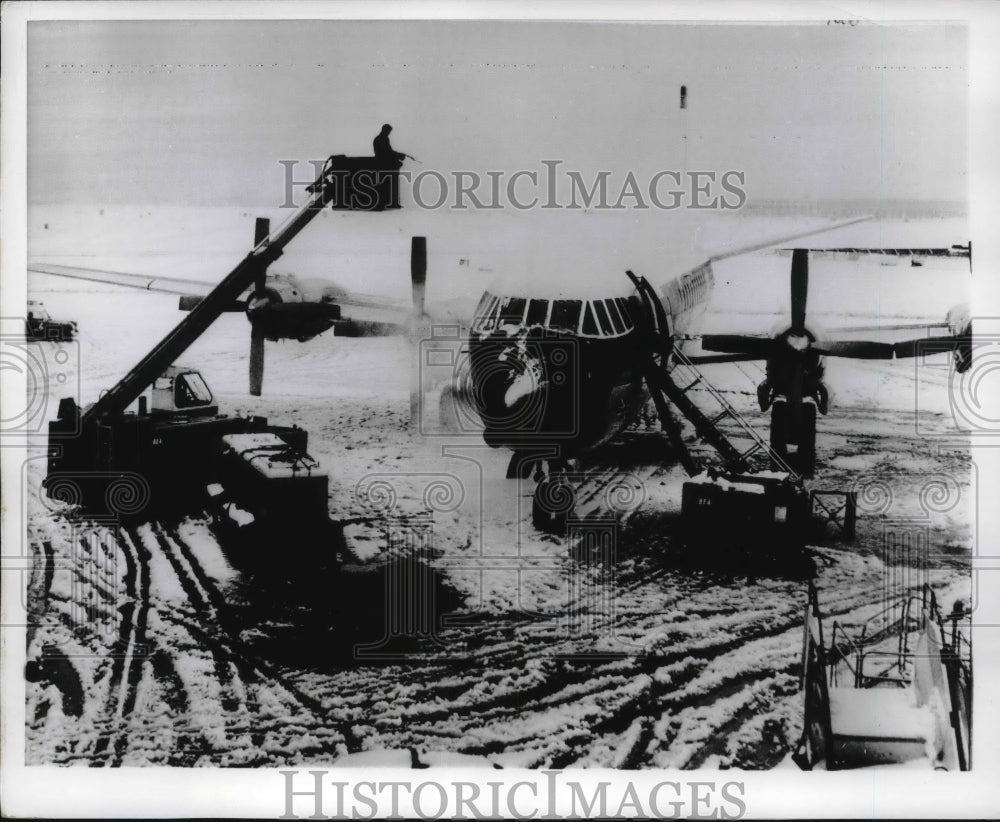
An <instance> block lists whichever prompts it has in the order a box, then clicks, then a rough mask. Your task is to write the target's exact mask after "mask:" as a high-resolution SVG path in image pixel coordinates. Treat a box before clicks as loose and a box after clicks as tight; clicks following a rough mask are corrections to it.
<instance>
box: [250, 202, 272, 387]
mask: <svg viewBox="0 0 1000 822" xmlns="http://www.w3.org/2000/svg"><path fill="white" fill-rule="evenodd" d="M270 234H271V221H270V220H269V219H268V218H267V217H258V218H257V220H256V222H255V223H254V227H253V247H254V248H256V247H257V246H259V245H260V244H261V243H262V242H264V240H266V239H267V238H268V237H269V236H270ZM266 285H267V269H266V268H262V269H261V270H260V271H259V272H258V273H257V276H256V277H255V278H254V281H253V289H254V293H256V294H262V293H264V288H265V286H266ZM258 396H259V395H258Z"/></svg>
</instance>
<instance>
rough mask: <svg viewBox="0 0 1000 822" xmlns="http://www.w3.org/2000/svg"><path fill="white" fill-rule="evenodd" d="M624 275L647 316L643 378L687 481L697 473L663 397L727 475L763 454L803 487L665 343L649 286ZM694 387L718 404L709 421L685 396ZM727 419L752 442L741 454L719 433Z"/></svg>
mask: <svg viewBox="0 0 1000 822" xmlns="http://www.w3.org/2000/svg"><path fill="white" fill-rule="evenodd" d="M625 273H626V274H627V275H628V277H629V279H630V280H632V283H633V284H634V285H635V287H636V290H637V291H638V292H639V299H640V301H641V302H642V303H643V304H644V306H645V311H644V312H643V313H642V314H641V315H640V316H643V317H644V322H643V325H644V326H645V327H644V328H643V332H644V333H645V335H646V337H647V348H648V356H647V358H646V362H645V363H644V367H643V376H644V378H645V380H646V384H647V385H648V386H649V390H650V393H651V394H652V396H653V402H654V403H655V405H656V410H657V413H658V415H659V417H660V422H661V425H662V426H663V429H664V431H666V433H667V435H668V436H669V437H670V440H671V441H672V442H673V444H674V447H676V448H677V450H678V451H679V453H680V459H681V463H682V464H683V466H684V469H685V470H686V471H687V472H688V474H690V475H691V476H694V475H695V474H697V473H698V467H697V465H696V463H695V461H694V458H693V457H692V456H691V454H690V452H689V451H688V449H687V445H686V444H685V443H684V441H683V439H682V437H681V430H680V425H679V423H678V422H677V420H676V419H675V418H674V416H673V414H672V413H671V412H670V409H669V407H668V406H667V404H666V403H665V402H664V399H663V398H664V396H666V398H667V399H669V400H670V402H671V403H672V404H673V405H674V407H675V408H677V409H678V410H679V411H680V412H681V413H682V414H683V415H684V416H685V417H686V418H687V419H688V420H689V421H690V422H691V424H692V425H694V429H695V433H696V434H697V435H698V437H699V439H701V440H703V441H704V442H707V443H708V444H709V445H710V446H712V447H713V448H714V449H715V450H716V451H717V452H718V453H719V456H720V457H722V461H723V464H724V465H725V468H726V470H727V471H729V472H732V473H740V472H744V471H747V470H749V469H750V468H751V464H750V462H749V458H750V457H751V456H752V455H753V454H755V453H758V452H763V453H766V454H767V455H768V457H770V460H771V465H772V466H774V467H776V468H777V469H778V470H781V471H784V472H786V473H788V475H789V477H790V478H791V479H792V480H793V481H794V482H796V483H799V482H801V479H802V478H801V476H800V475H799V474H798V473H797V472H796V471H794V470H793V469H792V468H791V466H790V465H789V464H788V463H787V461H786V460H785V459H784V458H783V457H782V456H781V455H780V454H778V452H777V451H775V450H774V449H773V448H772V447H771V445H770V443H769V442H768V441H767V440H765V439H764V438H763V437H761V435H760V434H759V433H757V431H756V429H754V427H753V426H752V425H751V424H750V422H749V421H748V420H747V419H746V418H745V417H744V416H743V415H742V414H740V413H739V411H737V410H736V409H735V408H734V407H733V405H732V404H731V403H730V402H729V401H728V400H727V399H726V398H725V396H723V394H722V393H721V392H720V391H719V390H717V389H716V388H715V387H714V386H713V385H712V384H711V383H710V382H709V381H708V380H707V379H705V376H704V374H702V373H701V371H700V370H699V369H698V368H697V367H696V366H695V365H694V363H692V362H691V360H689V359H688V358H687V356H686V355H685V354H684V352H683V351H681V350H680V348H679V347H678V346H677V344H676V341H675V340H673V339H671V338H668V337H667V333H668V330H669V323H668V322H667V317H666V314H665V312H664V310H663V304H662V303H661V302H660V300H659V297H657V295H656V292H655V291H654V290H653V287H652V286H651V285H650V284H649V281H648V280H647V279H646V278H645V277H640V276H637V275H635V274H633V273H632V272H631V271H627V272H625ZM641 322H642V321H641ZM674 375H677V376H680V377H683V378H684V379H683V382H685V383H686V385H685V387H684V388H681V387H680V386H679V385H678V384H677V383H676V382H675V381H674ZM697 386H701V387H702V388H703V389H704V390H706V391H707V392H708V393H709V395H710V396H711V397H712V398H713V399H714V400H715V401H716V402H717V403H718V405H719V408H720V411H719V412H718V413H716V414H715V416H713V417H708V416H707V415H706V414H705V413H704V412H703V411H702V410H701V409H700V408H699V407H698V406H697V405H696V404H695V403H694V402H693V401H692V400H691V398H690V397H688V395H687V394H688V392H689V391H691V390H692V389H694V388H695V387H697ZM727 418H728V419H731V420H733V421H734V422H735V423H736V424H737V425H738V426H739V428H740V429H741V430H742V431H743V433H744V434H745V435H746V436H747V437H748V438H749V439H750V440H751V445H750V447H749V448H747V449H746V450H743V451H741V450H740V449H739V448H737V447H736V446H735V445H734V444H733V442H732V441H731V440H730V439H729V437H727V436H726V434H725V433H724V432H723V431H722V429H721V428H719V423H721V422H722V421H723V420H724V419H727Z"/></svg>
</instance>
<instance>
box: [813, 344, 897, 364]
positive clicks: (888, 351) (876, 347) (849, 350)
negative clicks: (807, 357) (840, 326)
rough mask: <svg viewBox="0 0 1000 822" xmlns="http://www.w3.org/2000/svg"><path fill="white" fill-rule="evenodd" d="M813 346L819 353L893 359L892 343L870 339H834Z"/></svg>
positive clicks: (853, 357)
mask: <svg viewBox="0 0 1000 822" xmlns="http://www.w3.org/2000/svg"><path fill="white" fill-rule="evenodd" d="M812 348H813V351H815V352H816V353H817V354H823V355H825V356H828V357H847V358H849V359H853V360H891V359H892V355H893V346H892V344H891V343H880V342H871V341H869V340H834V341H830V342H821V343H818V344H816V345H814V346H813V347H812Z"/></svg>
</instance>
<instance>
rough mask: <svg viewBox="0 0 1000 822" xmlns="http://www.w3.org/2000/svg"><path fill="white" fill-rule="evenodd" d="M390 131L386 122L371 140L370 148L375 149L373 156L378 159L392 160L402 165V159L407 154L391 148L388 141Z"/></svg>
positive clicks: (390, 128) (390, 127)
mask: <svg viewBox="0 0 1000 822" xmlns="http://www.w3.org/2000/svg"><path fill="white" fill-rule="evenodd" d="M390 131H392V126H390V125H389V124H388V123H386V124H385V125H384V126H382V130H381V131H380V132H379V134H378V136H377V137H376V138H375V139H374V140H372V148H373V149H375V156H376V157H377V158H378V159H379V160H386V161H393V162H395V163H397V164H399V165H402V163H403V160H405V159H406V157H407V155H406V154H403V153H402V152H401V151H394V150H393V148H392V145H391V144H390V143H389V132H390Z"/></svg>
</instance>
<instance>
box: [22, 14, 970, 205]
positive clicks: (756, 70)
mask: <svg viewBox="0 0 1000 822" xmlns="http://www.w3.org/2000/svg"><path fill="white" fill-rule="evenodd" d="M28 36H29V40H28V46H29V56H28V63H29V85H28V127H29V133H28V137H29V162H28V169H29V201H30V202H31V203H63V202H78V203H89V204H100V203H157V202H170V203H182V204H184V203H186V204H198V205H201V204H239V205H256V204H265V203H271V204H275V203H276V202H278V201H280V199H281V192H282V169H281V167H280V166H279V165H278V162H277V161H278V160H279V159H294V158H300V159H303V160H308V159H310V158H319V159H322V158H324V157H326V156H327V155H328V154H331V153H346V154H359V155H366V154H370V153H371V139H372V137H373V136H374V135H375V134H376V133H377V131H378V129H379V127H380V125H381V124H382V123H383V122H391V123H392V124H393V125H394V127H395V130H394V132H393V135H392V138H393V143H394V146H395V147H396V148H397V149H398V150H402V151H406V152H408V153H410V154H413V155H415V156H417V157H418V158H420V160H422V161H423V165H422V166H412V168H413V169H414V170H415V171H420V170H427V169H435V170H438V171H441V172H443V173H449V172H451V171H455V170H465V169H468V170H474V171H478V172H480V173H481V174H485V172H486V171H488V170H501V171H505V172H507V173H511V172H513V171H516V170H518V169H522V168H524V169H529V170H530V169H540V168H541V166H540V162H541V160H543V159H560V160H563V161H564V162H565V163H566V168H572V169H578V170H580V171H582V172H584V173H585V174H586V173H592V172H593V171H596V170H599V169H609V170H611V171H613V172H614V173H615V174H620V175H624V174H625V173H627V172H628V171H629V170H634V171H635V172H636V173H637V175H641V174H649V173H652V172H654V171H655V170H657V169H679V168H680V169H683V168H688V169H691V168H700V169H705V170H716V171H718V172H722V171H726V170H730V169H733V170H740V171H745V173H746V179H747V184H746V187H747V191H748V194H749V196H750V197H751V199H754V198H761V199H769V198H796V199H798V198H802V197H807V196H812V197H814V198H817V199H825V198H859V197H864V198H876V197H885V198H903V199H925V200H962V199H964V197H965V189H966V165H967V158H966V146H967V107H968V98H967V83H968V71H967V66H966V49H967V36H966V30H965V29H964V27H962V26H958V25H956V26H942V25H933V26H932V25H921V26H902V25H859V26H841V25H823V24H817V25H807V26H801V25H794V26H793V25H777V26H766V27H765V26H735V25H705V24H701V25H676V24H567V23H537V22H535V23H507V22H503V23H496V22H491V23H470V22H417V23H413V22H366V23H355V22H339V21H313V22H298V21H296V22H218V23H216V22H191V23H184V22H93V23H89V22H83V23H78V22H69V23H64V22H56V23H50V22H33V23H30V24H29V35H28ZM682 84H684V85H686V86H687V87H688V100H689V107H688V109H687V110H686V111H684V112H681V111H680V110H679V106H678V90H679V87H680V86H681V85H682ZM306 173H307V172H306V170H305V169H303V172H302V174H303V175H305V174H306Z"/></svg>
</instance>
